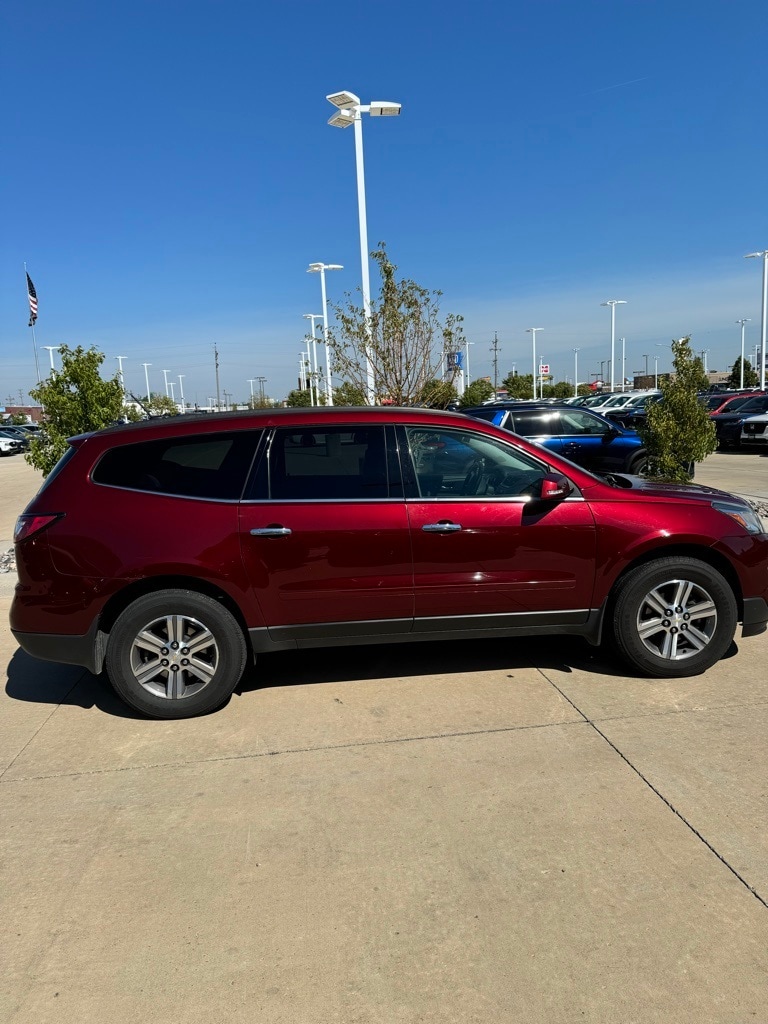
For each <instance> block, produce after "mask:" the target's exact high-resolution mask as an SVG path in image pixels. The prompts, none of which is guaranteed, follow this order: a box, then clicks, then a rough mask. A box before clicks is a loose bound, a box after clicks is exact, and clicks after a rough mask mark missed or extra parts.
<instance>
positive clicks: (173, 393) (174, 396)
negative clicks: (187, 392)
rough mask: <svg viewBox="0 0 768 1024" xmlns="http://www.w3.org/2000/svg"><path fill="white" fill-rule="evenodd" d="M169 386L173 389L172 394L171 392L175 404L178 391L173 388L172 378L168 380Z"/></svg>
mask: <svg viewBox="0 0 768 1024" xmlns="http://www.w3.org/2000/svg"><path fill="white" fill-rule="evenodd" d="M168 387H169V388H170V389H171V394H170V398H171V401H172V402H173V404H174V405H175V404H176V392H175V391H174V389H173V381H172V380H171V381H169V382H168Z"/></svg>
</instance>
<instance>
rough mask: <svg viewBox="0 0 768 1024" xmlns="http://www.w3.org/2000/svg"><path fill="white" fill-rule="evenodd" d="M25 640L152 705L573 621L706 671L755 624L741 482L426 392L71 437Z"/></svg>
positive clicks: (19, 619)
mask: <svg viewBox="0 0 768 1024" xmlns="http://www.w3.org/2000/svg"><path fill="white" fill-rule="evenodd" d="M16 559H17V566H18V573H19V582H18V585H17V587H16V593H15V597H14V601H13V605H12V609H11V627H12V629H13V632H14V635H15V636H16V639H17V640H18V642H19V643H20V644H21V646H22V647H23V648H24V649H25V650H26V651H27V652H29V653H30V654H32V655H34V656H36V657H40V658H47V659H49V660H54V661H62V662H69V663H73V664H77V665H82V666H84V667H86V668H88V669H89V670H90V671H92V672H95V673H98V672H100V671H101V670H102V668H104V667H106V671H107V674H108V676H109V679H110V680H111V682H112V684H113V686H114V688H115V690H116V691H117V692H118V694H120V695H121V697H123V699H124V700H125V701H126V702H127V703H128V704H130V705H131V706H132V707H134V708H136V709H138V710H139V711H142V712H144V713H146V714H150V715H154V716H157V717H162V718H180V717H188V716H190V715H195V714H200V713H202V712H205V711H208V710H211V709H213V708H215V707H217V706H219V705H220V704H221V703H223V702H224V701H225V700H226V699H227V697H228V696H229V694H230V693H231V692H232V690H233V689H234V687H235V686H236V685H237V682H238V680H239V679H240V677H241V675H242V673H243V670H244V667H245V665H246V663H247V662H248V661H249V660H252V659H253V657H254V656H255V655H257V654H259V653H261V652H265V651H282V650H292V649H295V648H301V647H328V646H337V645H346V644H371V643H376V644H379V643H389V642H402V641H409V640H446V639H452V640H453V639H457V638H465V639H471V638H481V639H482V638H486V637H492V636H507V637H514V636H531V635H543V634H552V633H559V634H571V635H578V636H583V637H586V639H587V640H588V641H589V642H590V643H592V644H598V643H600V642H601V640H603V639H607V640H610V641H612V642H613V643H614V644H615V645H616V647H617V648H618V651H619V652H620V653H621V655H622V656H623V657H624V658H625V659H626V660H627V661H628V662H629V663H630V664H631V665H632V666H634V668H635V669H636V670H638V671H640V672H641V673H644V674H647V675H650V676H685V675H691V674H695V673H698V672H702V671H704V670H705V669H707V668H708V667H709V666H711V665H712V664H713V663H714V662H716V661H717V660H718V659H719V658H721V657H722V656H723V654H724V653H725V651H726V650H727V649H728V647H729V646H730V644H731V641H732V638H733V636H734V631H735V628H736V623H737V621H741V622H742V623H743V632H742V635H744V636H751V635H754V634H756V633H760V632H762V631H763V630H764V629H765V626H766V621H768V535H766V534H765V532H764V531H763V529H762V526H761V521H760V519H759V517H758V516H757V515H756V513H755V512H754V510H753V509H752V508H751V506H750V505H749V504H748V503H747V502H745V501H744V500H743V499H741V498H738V497H735V496H733V495H730V494H726V493H725V492H722V491H716V490H712V489H710V488H703V487H696V486H685V485H660V484H651V483H650V482H648V481H645V480H642V479H640V478H634V477H626V476H616V477H610V476H609V477H607V478H602V479H601V478H598V477H596V476H593V475H592V474H591V473H589V472H587V471H586V470H582V469H581V468H579V467H578V466H575V465H573V464H572V463H569V462H566V461H563V460H562V459H560V458H559V457H558V456H557V455H555V454H554V453H550V452H547V451H545V450H544V449H542V448H541V447H539V446H538V445H534V444H530V443H529V442H527V441H525V440H524V439H522V438H519V437H516V436H514V435H512V434H510V433H508V432H507V431H504V430H500V429H498V428H497V427H494V426H493V425H491V424H489V423H484V422H481V421H479V420H472V419H470V418H468V417H465V416H461V415H457V414H452V413H443V412H433V411H430V410H423V409H382V408H368V409H333V408H331V409H305V410H278V411H274V410H272V411H265V412H263V413H242V414H241V413H237V414H225V415H220V416H215V417H211V416H206V417H202V416H201V417H198V416H193V415H187V416H184V417H178V418H174V419H168V420H152V421H148V422H144V423H138V424H130V425H128V426H122V427H114V428H111V429H109V430H105V431H101V432H99V433H95V434H87V435H82V436H80V437H75V438H72V439H71V440H70V447H69V449H68V451H67V453H66V455H65V456H64V457H63V458H62V459H61V461H60V462H59V463H58V465H57V466H56V468H55V469H54V471H53V472H52V473H51V474H50V475H49V476H48V478H47V480H46V481H45V483H44V485H43V487H42V489H41V490H40V492H39V493H38V494H37V496H36V497H35V498H34V499H33V500H32V502H31V503H30V504H29V506H28V507H27V509H26V511H25V512H24V513H23V514H22V515H21V516H20V517H19V520H18V524H17V527H16Z"/></svg>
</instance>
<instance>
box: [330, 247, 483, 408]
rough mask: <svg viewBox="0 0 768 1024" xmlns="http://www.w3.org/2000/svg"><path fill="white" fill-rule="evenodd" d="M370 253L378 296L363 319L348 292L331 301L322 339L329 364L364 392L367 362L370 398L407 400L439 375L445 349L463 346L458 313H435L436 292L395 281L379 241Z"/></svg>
mask: <svg viewBox="0 0 768 1024" xmlns="http://www.w3.org/2000/svg"><path fill="white" fill-rule="evenodd" d="M371 256H372V258H373V260H374V262H375V263H376V264H377V265H378V268H379V273H380V274H381V292H380V295H379V298H378V299H375V300H373V301H372V302H371V311H370V318H369V319H368V318H366V315H365V310H364V309H363V307H362V306H358V305H357V304H356V303H355V302H353V301H352V297H351V296H350V295H349V294H347V296H346V297H345V298H346V302H345V304H344V305H339V306H334V312H335V315H336V321H337V327H336V328H335V329H334V330H333V331H332V332H330V337H329V339H328V344H329V347H330V350H331V355H332V362H333V367H334V369H335V371H336V373H337V374H338V375H339V376H340V377H341V378H342V379H343V380H344V381H347V382H348V383H349V384H350V385H352V386H353V387H355V388H357V389H358V391H359V392H361V393H362V395H363V397H366V396H367V393H368V381H367V374H368V367H369V366H370V369H371V371H372V374H373V394H374V402H375V403H380V402H381V401H382V400H386V401H391V402H392V403H393V404H395V405H413V404H414V403H416V402H422V401H423V400H424V393H425V388H426V387H427V385H428V383H429V382H430V381H432V380H435V379H436V378H438V377H440V376H442V374H441V364H442V361H443V358H444V355H445V353H446V352H453V351H458V350H460V349H461V348H462V347H463V344H464V338H463V331H462V326H461V321H462V318H461V317H460V316H455V315H453V314H449V315H448V316H446V317H445V318H444V319H443V318H442V317H441V315H440V306H439V298H440V294H441V293H440V292H438V291H433V292H430V291H428V290H427V289H426V288H422V287H421V286H420V285H418V284H416V283H415V282H414V281H409V280H401V281H398V280H397V279H396V277H395V271H396V270H397V267H396V266H395V265H394V264H393V263H391V262H390V260H389V257H388V255H387V252H386V247H385V246H384V244H383V243H381V244H380V247H379V248H378V249H377V250H376V251H375V252H373V253H371ZM366 404H367V403H366Z"/></svg>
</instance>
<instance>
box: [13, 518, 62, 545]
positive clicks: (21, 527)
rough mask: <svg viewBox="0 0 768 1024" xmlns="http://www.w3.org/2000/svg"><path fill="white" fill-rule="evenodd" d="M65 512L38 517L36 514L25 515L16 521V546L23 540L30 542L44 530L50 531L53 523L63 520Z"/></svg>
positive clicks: (14, 540) (14, 538)
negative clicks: (31, 538) (30, 539)
mask: <svg viewBox="0 0 768 1024" xmlns="http://www.w3.org/2000/svg"><path fill="white" fill-rule="evenodd" d="M63 515H64V513H63V512H52V513H49V514H48V515H37V514H36V513H34V512H32V513H25V514H24V515H20V516H19V518H18V519H17V520H16V528H15V530H14V531H13V542H14V544H20V543H21V542H22V541H23V540H29V538H30V537H34V536H35V535H36V534H38V533H40V532H41V531H42V530H46V529H48V527H49V526H50V525H51V523H55V522H56V520H57V519H61V517H62V516H63Z"/></svg>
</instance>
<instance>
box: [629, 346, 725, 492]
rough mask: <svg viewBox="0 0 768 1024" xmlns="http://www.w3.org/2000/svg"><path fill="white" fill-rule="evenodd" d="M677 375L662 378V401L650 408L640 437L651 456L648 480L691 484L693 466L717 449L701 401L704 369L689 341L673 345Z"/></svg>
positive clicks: (711, 423) (715, 436) (660, 379)
mask: <svg viewBox="0 0 768 1024" xmlns="http://www.w3.org/2000/svg"><path fill="white" fill-rule="evenodd" d="M672 362H673V365H674V368H675V372H674V375H673V376H672V375H671V376H670V377H660V378H659V389H660V391H661V400H660V401H658V402H651V403H650V404H649V405H648V407H647V418H646V423H645V425H644V426H643V427H642V428H641V430H640V436H641V437H642V439H643V442H644V443H645V447H646V450H647V452H648V469H647V474H648V476H651V477H654V478H655V479H662V480H679V481H686V480H690V478H691V477H692V476H693V467H694V463H696V462H701V461H702V459H705V458H706V457H707V455H709V454H710V453H711V452H713V451H714V450H715V449H716V448H717V435H716V433H715V425H714V423H713V422H712V420H711V419H710V418H709V413H708V412H707V409H706V408H705V406H704V405H703V404H702V403H701V402H700V401H699V399H698V391H699V389H700V385H701V374H702V372H703V367H702V365H701V360H700V359H699V358H698V357H697V356H694V354H693V352H692V351H691V343H690V338H681V339H680V340H679V341H673V342H672Z"/></svg>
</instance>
